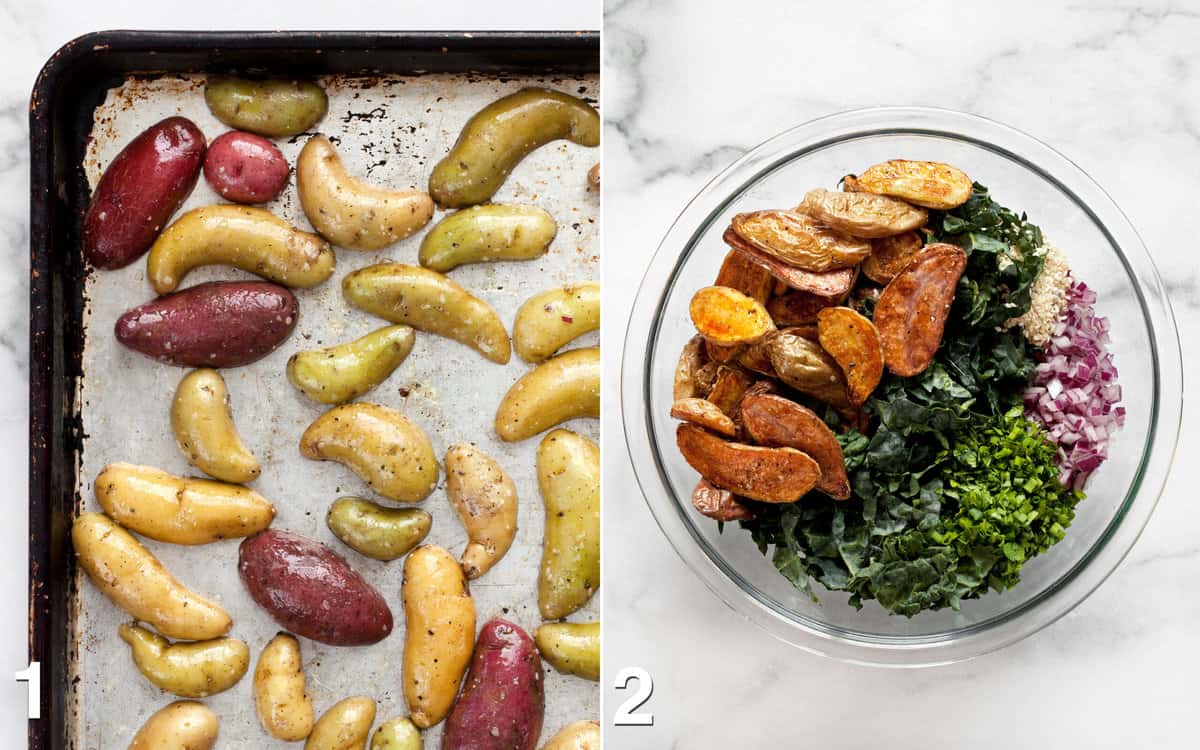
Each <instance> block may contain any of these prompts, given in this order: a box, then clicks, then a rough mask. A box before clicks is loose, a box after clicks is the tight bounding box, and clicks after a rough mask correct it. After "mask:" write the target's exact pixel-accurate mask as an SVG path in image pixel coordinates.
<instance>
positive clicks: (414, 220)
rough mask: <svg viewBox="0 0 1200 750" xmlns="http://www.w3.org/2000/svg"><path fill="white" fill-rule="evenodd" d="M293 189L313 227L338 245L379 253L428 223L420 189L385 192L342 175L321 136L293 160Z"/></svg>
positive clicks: (429, 207) (428, 203)
mask: <svg viewBox="0 0 1200 750" xmlns="http://www.w3.org/2000/svg"><path fill="white" fill-rule="evenodd" d="M296 190H297V192H298V193H299V194H300V205H301V206H303V207H304V215H305V216H307V217H308V220H309V222H310V223H312V225H313V228H315V229H316V230H317V231H318V232H320V233H321V236H322V237H324V238H325V239H327V240H329V241H330V242H332V243H333V244H335V245H337V246H339V247H345V248H350V249H352V250H380V249H382V248H385V247H387V246H388V245H391V244H392V243H394V242H399V241H400V240H402V239H404V238H405V237H407V236H409V235H410V234H412V233H413V232H415V231H417V230H418V229H420V228H421V227H423V226H425V225H426V224H428V223H429V219H430V218H432V217H433V201H432V200H431V199H430V198H429V196H428V195H426V194H425V193H422V192H420V191H419V190H388V189H386V188H381V187H376V186H374V185H369V184H367V183H366V182H363V181H362V180H360V179H358V178H357V177H354V176H353V175H351V174H350V173H349V172H347V171H346V167H345V165H343V164H342V160H341V157H339V156H338V153H337V151H336V150H334V148H333V144H332V143H330V142H329V139H328V138H326V137H325V136H323V135H317V136H313V137H312V138H309V139H308V143H306V144H304V148H303V149H301V151H300V157H299V158H298V159H297V160H296Z"/></svg>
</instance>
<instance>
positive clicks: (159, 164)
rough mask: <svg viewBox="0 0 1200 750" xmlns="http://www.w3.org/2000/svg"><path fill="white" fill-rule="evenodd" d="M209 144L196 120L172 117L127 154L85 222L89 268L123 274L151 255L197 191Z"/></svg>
mask: <svg viewBox="0 0 1200 750" xmlns="http://www.w3.org/2000/svg"><path fill="white" fill-rule="evenodd" d="M205 143H206V141H205V139H204V133H202V132H200V128H198V127H196V124H195V123H193V122H192V121H191V120H188V119H187V118H184V117H168V118H167V119H165V120H163V121H161V122H158V123H155V124H154V125H151V126H150V127H148V128H146V129H145V130H144V131H142V132H141V133H139V134H138V135H137V136H136V137H135V138H134V139H133V140H132V141H130V142H129V144H128V145H127V146H125V148H123V149H121V153H119V154H117V156H116V158H114V159H113V160H112V163H110V164H109V165H108V168H107V169H105V170H104V174H103V175H102V176H101V177H100V181H99V182H98V183H97V184H96V190H95V192H93V193H92V199H91V202H90V203H89V204H88V208H87V213H86V214H85V215H84V217H83V254H84V257H85V258H87V260H88V262H89V263H91V264H92V265H93V266H95V267H96V268H103V269H114V268H121V267H123V266H127V265H129V264H130V263H132V262H133V261H135V260H137V259H138V258H139V257H141V255H142V253H144V252H146V251H147V250H149V249H150V245H152V244H153V243H154V238H155V237H157V236H158V233H159V232H160V231H161V230H162V228H163V227H165V226H166V225H167V221H168V220H169V219H170V218H171V214H173V213H175V212H176V211H178V210H179V207H180V206H182V205H183V202H184V201H185V200H187V197H188V196H189V195H190V194H191V192H192V188H194V187H196V180H197V179H198V178H199V177H200V165H201V164H202V163H203V161H204V152H205V149H206V146H205Z"/></svg>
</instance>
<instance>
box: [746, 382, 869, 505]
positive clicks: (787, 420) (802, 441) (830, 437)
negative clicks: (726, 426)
mask: <svg viewBox="0 0 1200 750" xmlns="http://www.w3.org/2000/svg"><path fill="white" fill-rule="evenodd" d="M741 413H742V425H743V426H744V427H745V428H746V432H747V434H749V435H750V437H751V439H753V440H754V442H756V443H758V444H759V445H765V446H767V447H771V448H795V449H796V450H798V451H803V452H804V453H807V454H808V455H810V456H812V458H813V460H814V461H816V462H817V466H818V467H819V468H820V470H821V478H820V479H818V480H817V483H816V485H815V488H816V489H818V490H820V491H821V492H824V493H825V494H826V495H829V496H830V497H832V498H833V499H835V500H846V499H849V497H850V482H849V480H848V479H847V478H846V459H845V456H844V455H842V446H841V445H840V444H839V443H838V440H837V436H836V435H834V434H833V430H831V429H829V426H828V425H826V424H825V420H823V419H821V418H820V417H819V416H817V414H816V413H815V412H813V411H812V410H811V409H808V408H805V407H804V406H801V405H800V404H798V403H796V402H795V401H792V400H791V399H786V398H784V397H782V396H778V395H775V394H771V393H759V394H751V395H747V396H746V398H744V399H743V400H742V406H741Z"/></svg>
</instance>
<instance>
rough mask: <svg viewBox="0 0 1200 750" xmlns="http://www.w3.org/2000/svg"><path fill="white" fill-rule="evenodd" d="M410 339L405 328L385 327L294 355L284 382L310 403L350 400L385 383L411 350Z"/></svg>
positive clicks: (409, 332)
mask: <svg viewBox="0 0 1200 750" xmlns="http://www.w3.org/2000/svg"><path fill="white" fill-rule="evenodd" d="M414 338H415V337H414V336H413V329H411V328H409V327H408V326H386V327H384V328H380V329H379V330H377V331H372V332H371V333H368V334H367V335H366V336H363V337H362V338H358V339H355V340H354V341H348V342H346V343H345V344H339V345H337V346H332V347H329V348H328V349H309V350H307V351H303V352H297V353H295V354H293V355H292V356H291V359H289V360H288V363H287V376H288V380H290V381H291V382H292V385H294V386H296V388H297V389H298V390H299V391H300V392H301V393H303V394H304V395H305V396H308V397H309V398H311V399H312V400H313V401H317V402H319V403H322V404H340V403H342V402H343V401H350V400H352V399H356V398H358V397H359V396H361V395H363V394H364V393H367V392H368V391H370V390H371V389H372V388H374V387H375V386H377V385H379V384H380V383H382V382H383V381H385V380H387V378H388V376H389V375H391V374H392V373H393V372H395V370H396V368H397V367H399V366H400V364H401V363H402V362H404V360H405V359H406V358H407V357H408V354H409V352H411V351H412V347H413V339H414Z"/></svg>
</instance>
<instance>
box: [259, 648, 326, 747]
mask: <svg viewBox="0 0 1200 750" xmlns="http://www.w3.org/2000/svg"><path fill="white" fill-rule="evenodd" d="M254 708H255V711H256V712H257V713H258V721H259V722H260V723H261V724H262V727H263V729H265V730H266V732H267V734H269V735H271V736H272V737H274V738H275V739H277V740H283V741H284V742H299V741H300V740H302V739H304V738H305V737H307V736H308V735H309V734H310V733H311V732H312V727H313V704H312V698H310V697H309V695H308V688H307V681H306V680H305V678H304V662H303V661H301V659H300V641H299V640H297V639H296V637H295V636H293V635H289V634H287V633H279V634H278V635H276V636H275V637H274V638H272V639H271V642H270V643H268V644H267V646H266V648H264V649H263V651H262V654H261V655H260V656H259V657H258V665H257V666H256V667H255V668H254Z"/></svg>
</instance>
